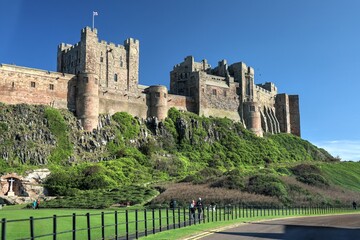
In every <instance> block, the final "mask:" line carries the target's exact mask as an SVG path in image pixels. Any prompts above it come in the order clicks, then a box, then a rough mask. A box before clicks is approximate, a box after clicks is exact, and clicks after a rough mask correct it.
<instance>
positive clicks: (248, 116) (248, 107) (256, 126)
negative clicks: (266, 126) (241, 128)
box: [244, 102, 263, 137]
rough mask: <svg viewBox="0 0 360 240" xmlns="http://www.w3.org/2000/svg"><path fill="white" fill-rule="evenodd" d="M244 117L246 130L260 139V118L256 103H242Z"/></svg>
mask: <svg viewBox="0 0 360 240" xmlns="http://www.w3.org/2000/svg"><path fill="white" fill-rule="evenodd" d="M244 110H245V111H244V113H245V115H244V117H245V124H246V127H247V129H249V130H250V131H252V132H253V133H255V134H256V135H257V136H259V137H262V136H263V131H262V128H261V116H260V112H259V107H258V103H257V102H244Z"/></svg>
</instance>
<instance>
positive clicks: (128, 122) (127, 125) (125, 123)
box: [112, 112, 140, 139]
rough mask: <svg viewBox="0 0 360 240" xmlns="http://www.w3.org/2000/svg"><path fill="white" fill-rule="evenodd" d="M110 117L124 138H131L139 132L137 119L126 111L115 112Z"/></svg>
mask: <svg viewBox="0 0 360 240" xmlns="http://www.w3.org/2000/svg"><path fill="white" fill-rule="evenodd" d="M112 119H113V120H114V121H115V122H116V123H117V124H118V125H119V129H120V132H121V134H122V136H123V137H124V138H125V139H133V138H135V137H137V136H138V135H139V133H140V124H139V121H138V120H137V119H135V118H134V117H133V116H131V115H130V114H128V113H126V112H117V113H115V114H114V115H113V116H112Z"/></svg>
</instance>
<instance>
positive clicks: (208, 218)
mask: <svg viewBox="0 0 360 240" xmlns="http://www.w3.org/2000/svg"><path fill="white" fill-rule="evenodd" d="M211 211H212V209H211ZM209 216H210V210H209V206H208V207H207V211H206V218H207V222H210V217H209Z"/></svg>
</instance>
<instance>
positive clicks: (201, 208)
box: [196, 197, 203, 220]
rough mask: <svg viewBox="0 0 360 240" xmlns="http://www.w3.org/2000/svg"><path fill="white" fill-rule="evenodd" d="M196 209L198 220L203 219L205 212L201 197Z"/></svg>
mask: <svg viewBox="0 0 360 240" xmlns="http://www.w3.org/2000/svg"><path fill="white" fill-rule="evenodd" d="M196 208H197V210H198V218H199V220H200V219H201V213H202V211H203V204H202V201H201V197H199V200H198V201H197V202H196Z"/></svg>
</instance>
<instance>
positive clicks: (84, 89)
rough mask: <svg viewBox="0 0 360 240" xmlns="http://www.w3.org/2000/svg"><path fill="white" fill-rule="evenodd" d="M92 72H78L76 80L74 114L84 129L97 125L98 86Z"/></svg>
mask: <svg viewBox="0 0 360 240" xmlns="http://www.w3.org/2000/svg"><path fill="white" fill-rule="evenodd" d="M98 82H99V81H98V76H97V75H96V74H94V73H80V74H79V75H78V82H77V98H76V115H77V117H78V118H79V119H80V120H81V123H82V126H83V127H84V130H86V131H92V130H93V129H94V128H96V127H97V125H98V116H99V86H98Z"/></svg>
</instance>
